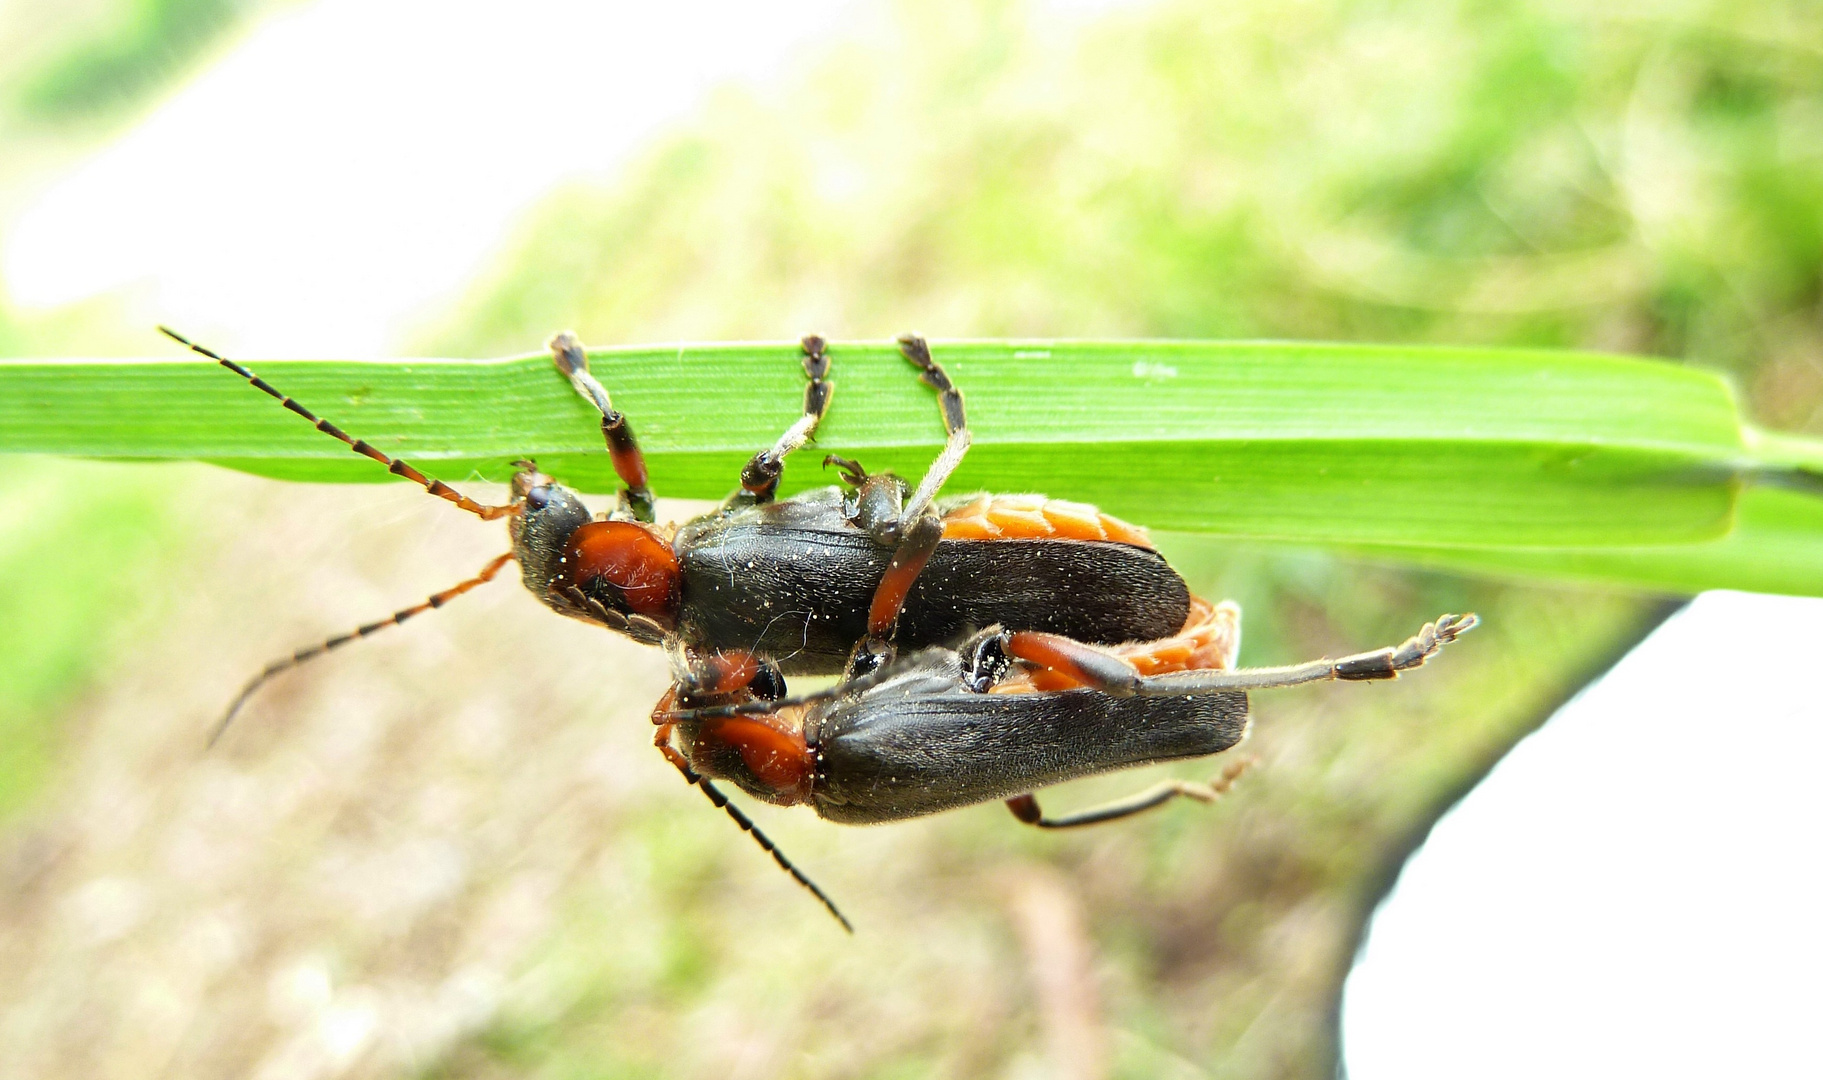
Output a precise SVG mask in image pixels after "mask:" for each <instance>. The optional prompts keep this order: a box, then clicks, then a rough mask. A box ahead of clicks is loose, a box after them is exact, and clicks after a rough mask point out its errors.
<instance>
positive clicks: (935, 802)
mask: <svg viewBox="0 0 1823 1080" xmlns="http://www.w3.org/2000/svg"><path fill="white" fill-rule="evenodd" d="M1477 622H1478V620H1477V618H1476V616H1475V615H1473V614H1467V615H1443V616H1441V617H1439V618H1438V619H1437V620H1436V621H1435V622H1431V623H1427V624H1425V626H1424V627H1423V628H1422V629H1420V630H1419V631H1418V633H1416V634H1414V635H1412V636H1411V637H1410V638H1408V639H1406V640H1405V641H1404V642H1402V643H1400V644H1399V645H1396V646H1392V647H1389V648H1383V649H1378V650H1374V651H1372V652H1365V653H1358V654H1355V655H1352V656H1346V657H1343V658H1341V659H1339V660H1329V659H1322V660H1313V661H1310V662H1308V663H1303V664H1296V665H1292V666H1288V667H1273V668H1251V669H1238V670H1237V669H1235V667H1234V664H1235V660H1236V656H1237V653H1238V649H1239V644H1240V609H1239V608H1238V607H1237V606H1236V605H1234V604H1232V603H1222V604H1219V605H1209V604H1207V603H1206V602H1203V601H1200V600H1199V601H1197V611H1196V619H1195V620H1194V625H1192V626H1191V627H1189V628H1187V629H1186V632H1185V633H1184V634H1182V635H1178V636H1175V637H1172V638H1168V639H1163V640H1159V641H1152V642H1135V643H1129V644H1126V645H1122V646H1118V647H1115V648H1112V649H1104V648H1097V647H1095V646H1093V645H1089V644H1086V643H1083V642H1080V641H1075V640H1073V639H1070V638H1066V637H1062V636H1060V635H1056V634H1048V633H1044V632H1041V631H1030V630H1008V629H1006V628H1005V627H998V626H996V627H990V628H988V629H986V630H983V631H981V632H979V633H977V634H975V635H973V636H971V637H970V638H968V639H967V640H966V641H964V642H963V643H962V644H961V645H960V646H958V647H955V648H941V647H929V648H925V649H921V650H918V651H916V652H910V653H907V654H906V655H904V656H903V657H901V658H899V659H897V660H895V661H894V662H891V663H888V664H885V665H883V666H881V667H880V668H878V669H876V670H875V671H873V672H871V673H869V674H866V675H863V676H859V677H857V678H853V679H849V680H846V681H844V682H842V683H840V684H838V685H837V686H835V687H833V688H831V689H829V690H826V691H823V692H820V693H817V694H810V695H803V696H799V697H795V698H788V699H782V700H777V701H763V700H758V699H756V698H755V697H754V695H753V694H752V693H751V692H749V691H742V690H734V691H732V692H729V693H723V694H719V695H716V694H698V695H696V696H695V697H694V698H692V697H690V696H688V695H684V694H680V693H678V692H675V691H674V692H673V693H672V694H669V695H667V697H666V699H665V700H663V701H661V702H660V705H659V708H658V709H657V710H655V711H654V713H653V722H654V724H655V725H656V728H655V734H654V740H653V741H654V744H655V745H656V746H657V747H658V748H659V750H660V751H661V752H662V753H663V754H664V755H665V756H666V757H667V758H668V759H670V761H671V762H672V764H673V765H675V766H676V767H677V768H678V769H679V770H680V771H681V772H682V773H683V774H684V776H685V777H686V779H688V780H690V782H692V783H694V784H698V785H700V786H702V787H703V789H704V791H705V792H706V793H710V794H711V798H712V800H713V801H716V802H717V804H718V805H723V804H725V803H726V797H725V796H723V795H721V793H720V792H719V790H717V789H716V788H715V786H714V784H713V780H714V779H723V780H727V781H729V782H731V783H733V784H734V785H735V786H737V787H739V788H740V789H741V790H742V791H745V792H746V793H748V794H749V795H752V796H754V797H755V798H758V799H761V800H763V801H765V802H769V803H773V804H775V805H780V806H794V805H807V806H810V807H811V808H812V809H813V810H814V811H815V812H816V813H817V814H818V816H820V817H823V818H824V819H826V820H829V821H835V822H840V823H844V824H877V823H881V822H889V821H899V820H903V819H905V818H911V817H918V816H922V815H925V814H934V813H939V812H942V811H945V810H950V809H954V808H957V807H961V806H968V805H972V804H975V803H982V802H989V801H992V800H996V799H999V800H1004V801H1005V802H1006V805H1007V807H1008V809H1010V810H1011V811H1012V812H1013V814H1014V816H1015V817H1017V818H1018V819H1019V820H1020V821H1022V822H1024V823H1026V824H1029V825H1034V826H1038V827H1041V828H1049V829H1064V828H1074V827H1079V826H1083V825H1092V824H1097V823H1100V822H1105V821H1112V820H1115V819H1118V818H1123V817H1128V816H1131V815H1133V814H1137V813H1140V812H1142V811H1145V810H1150V809H1152V808H1154V807H1158V806H1162V805H1164V804H1165V803H1167V802H1170V801H1171V800H1173V799H1177V798H1192V799H1196V800H1200V801H1212V800H1214V799H1215V798H1216V797H1217V796H1218V795H1219V794H1220V793H1221V792H1222V791H1223V790H1225V788H1226V785H1227V784H1229V783H1231V782H1232V781H1233V780H1234V778H1235V776H1237V775H1238V773H1239V768H1240V766H1231V767H1230V768H1229V769H1228V770H1225V771H1224V772H1223V774H1222V775H1221V776H1220V777H1219V778H1218V779H1217V781H1216V782H1215V783H1213V784H1196V783H1191V782H1188V781H1183V780H1168V781H1165V782H1163V783H1161V784H1158V785H1155V786H1154V787H1152V788H1149V789H1147V790H1145V791H1141V792H1139V793H1137V794H1135V795H1133V796H1130V797H1128V798H1125V799H1121V800H1118V801H1116V802H1113V803H1109V804H1107V805H1105V806H1100V807H1096V808H1094V809H1090V810H1085V811H1081V812H1078V813H1074V814H1068V815H1064V816H1061V817H1051V816H1048V815H1046V814H1045V813H1044V811H1043V809H1042V808H1041V807H1040V805H1039V803H1038V799H1037V797H1036V796H1035V795H1034V794H1033V792H1034V791H1035V790H1036V789H1037V788H1041V787H1045V786H1047V785H1051V784H1057V783H1062V782H1064V781H1067V780H1074V779H1079V778H1082V777H1087V776H1094V775H1098V774H1101V773H1107V772H1113V771H1117V770H1120V769H1125V768H1130V767H1133V766H1138V765H1146V764H1152V763H1155V762H1162V761H1171V760H1176V759H1180V758H1190V757H1204V756H1208V755H1211V754H1218V753H1221V752H1223V751H1225V750H1229V749H1231V748H1233V747H1234V746H1235V745H1237V744H1238V743H1240V742H1241V740H1242V739H1244V738H1245V737H1246V735H1247V732H1248V729H1249V726H1250V724H1251V716H1250V713H1249V710H1248V698H1247V695H1248V692H1249V691H1252V690H1263V689H1268V688H1273V687H1286V686H1297V685H1302V684H1305V683H1311V682H1319V681H1327V680H1340V681H1349V682H1354V681H1370V680H1383V679H1396V678H1398V677H1399V675H1400V674H1401V673H1402V672H1405V671H1410V670H1412V669H1414V668H1417V667H1420V666H1422V665H1423V664H1424V663H1425V662H1426V661H1428V660H1429V659H1430V658H1431V657H1433V656H1435V655H1436V654H1437V652H1438V651H1439V650H1440V649H1442V648H1443V646H1444V645H1446V644H1449V643H1450V642H1452V641H1455V640H1456V639H1457V638H1458V637H1460V636H1462V635H1463V634H1465V633H1467V632H1468V631H1470V630H1472V629H1473V628H1474V627H1475V626H1476V624H1477ZM733 812H734V813H735V816H736V820H737V821H740V822H743V827H745V828H748V829H749V830H750V831H751V824H750V823H749V822H746V819H745V815H742V814H739V813H738V811H733ZM760 840H761V844H762V846H765V847H767V849H768V850H769V851H772V853H773V855H774V857H775V858H776V859H778V861H779V862H780V864H781V865H782V866H784V867H785V868H786V869H787V870H788V871H789V872H790V873H791V874H792V876H793V877H795V878H796V879H797V880H798V881H799V882H800V883H801V884H803V885H804V886H805V887H807V888H809V889H810V890H811V891H812V892H813V893H814V894H815V895H816V896H817V898H818V899H819V900H821V901H822V902H823V904H824V905H825V906H826V907H827V908H828V909H829V910H830V912H831V913H832V914H834V915H835V917H836V918H837V919H838V920H840V921H841V922H842V924H843V925H844V926H848V925H849V924H848V920H847V919H846V918H845V917H843V915H842V914H841V912H840V911H838V910H837V909H836V907H835V905H834V903H833V902H832V901H830V899H829V898H828V897H827V896H826V895H824V893H823V892H822V890H821V889H819V888H818V887H817V886H816V885H815V884H814V883H812V882H811V881H810V880H809V879H808V878H807V877H805V876H804V875H803V874H801V873H799V872H798V871H797V870H796V868H795V867H793V866H791V864H790V863H789V862H788V861H786V860H785V859H784V858H783V856H781V855H780V854H779V853H778V852H777V851H776V849H774V848H772V847H771V846H770V844H769V842H768V841H766V840H764V838H763V837H762V838H760Z"/></svg>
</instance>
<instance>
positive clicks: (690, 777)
mask: <svg viewBox="0 0 1823 1080" xmlns="http://www.w3.org/2000/svg"><path fill="white" fill-rule="evenodd" d="M655 715H656V714H655ZM673 726H674V725H671V724H660V725H659V726H658V729H657V730H656V731H654V732H653V733H652V745H653V746H654V747H657V748H658V752H659V753H661V754H663V755H664V756H665V760H666V761H669V762H670V763H671V764H672V765H674V766H676V767H677V771H678V772H680V773H683V774H684V782H685V783H688V784H695V785H696V786H697V787H699V788H702V789H703V794H704V795H705V796H706V797H707V798H708V799H709V801H710V802H712V803H714V804H715V805H716V806H719V807H721V809H722V810H723V811H725V812H726V813H727V815H728V816H729V817H731V818H733V819H734V823H735V824H736V825H739V826H740V827H741V831H743V832H745V833H746V834H747V835H749V836H751V837H753V840H754V843H757V844H758V845H759V846H760V848H761V849H762V850H764V851H765V852H766V854H768V855H771V856H772V861H773V862H775V863H778V864H779V867H780V868H781V869H783V870H784V871H785V872H786V873H787V874H790V875H791V877H792V879H793V880H794V881H796V882H797V883H798V884H799V885H802V886H804V887H805V888H806V889H809V890H810V895H812V896H814V897H816V898H817V899H818V900H821V901H822V902H823V906H824V907H826V908H828V909H829V913H830V914H831V915H834V916H835V917H836V921H837V922H839V923H841V924H842V929H844V930H846V931H848V932H849V933H851V934H852V933H854V932H855V927H854V924H853V923H851V922H849V921H848V916H846V915H844V914H842V909H841V908H839V907H836V902H835V901H834V900H831V899H830V898H829V894H827V893H825V892H824V891H823V890H822V889H819V888H817V883H816V882H814V881H812V880H810V878H809V877H807V876H805V874H804V871H802V870H799V869H798V868H797V867H796V866H795V865H793V864H792V862H791V860H790V859H787V858H786V857H785V853H784V852H782V851H780V850H779V846H778V845H777V844H775V843H773V842H772V838H771V837H769V836H767V835H766V834H765V833H763V832H761V831H760V827H759V826H758V825H755V824H754V823H753V819H752V818H750V817H748V816H747V815H746V814H745V813H743V812H742V811H741V808H740V807H738V806H736V805H734V803H733V802H732V801H730V800H729V798H728V796H726V795H724V794H722V789H721V788H718V787H716V786H715V784H714V783H712V782H711V781H710V780H709V778H708V777H706V776H704V775H703V774H702V773H699V772H697V771H696V770H695V769H693V768H691V767H690V762H689V760H688V759H687V758H685V757H684V755H683V753H682V752H681V751H679V750H678V749H677V747H675V746H672V745H671V729H672V727H673Z"/></svg>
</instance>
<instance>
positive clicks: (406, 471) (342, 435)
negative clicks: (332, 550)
mask: <svg viewBox="0 0 1823 1080" xmlns="http://www.w3.org/2000/svg"><path fill="white" fill-rule="evenodd" d="M158 332H159V333H161V334H163V335H165V336H166V337H168V338H170V339H171V340H172V341H175V342H177V343H178V344H179V345H182V346H183V347H184V348H186V349H189V350H190V351H191V352H194V353H197V354H198V355H201V356H206V357H208V358H209V359H211V360H213V361H215V362H216V363H218V364H220V365H221V366H223V367H225V368H227V369H228V370H229V371H232V372H234V373H235V374H236V375H239V376H240V377H241V378H243V379H246V380H247V381H248V382H250V383H252V384H253V386H254V388H255V389H257V390H260V391H262V392H264V393H266V394H268V395H270V396H271V397H273V398H276V399H277V400H278V403H279V404H280V405H283V406H284V407H285V408H287V409H290V410H291V411H292V412H294V413H297V414H298V415H299V416H301V417H303V418H304V419H306V420H308V421H310V422H311V423H312V424H314V425H316V429H317V430H318V431H320V432H322V433H323V434H325V435H328V436H331V437H333V438H336V439H340V440H342V441H343V442H345V443H347V444H348V448H349V449H350V450H353V451H354V452H355V453H357V454H360V455H362V456H363V457H370V458H372V459H374V460H375V461H377V462H379V463H380V464H382V465H384V466H386V471H387V472H390V473H392V474H393V475H394V476H403V477H404V478H405V479H407V480H410V481H411V482H412V483H414V484H417V485H418V486H420V487H422V488H423V489H424V490H425V491H428V492H430V493H431V494H432V495H435V496H436V497H437V498H439V499H444V500H447V501H449V502H452V503H455V504H456V505H457V506H459V507H461V508H462V509H464V510H467V511H468V512H469V513H471V514H474V515H475V516H476V517H478V518H480V519H481V520H483V521H493V520H494V519H495V518H501V517H505V516H507V515H508V514H517V513H518V512H519V504H518V503H507V504H506V505H504V506H488V505H485V504H483V503H478V502H476V501H475V500H473V499H471V498H469V497H468V496H467V495H464V494H462V493H461V492H459V491H457V490H456V489H455V488H452V487H450V486H449V485H448V484H445V483H444V482H443V481H441V480H435V479H432V478H431V477H428V476H425V475H424V474H423V473H421V472H419V471H418V470H417V469H415V468H413V467H412V466H411V465H410V464H409V463H407V462H405V461H402V460H400V459H399V458H394V457H387V456H386V455H385V454H383V453H381V452H380V451H378V450H376V449H374V448H373V447H372V446H370V445H368V444H367V442H366V441H365V440H363V439H356V438H354V437H352V436H350V435H349V434H348V433H347V432H346V431H343V430H342V429H341V428H339V427H336V426H335V425H334V424H332V423H330V422H329V421H327V420H324V419H323V418H322V417H320V416H318V415H317V414H315V413H313V412H311V411H310V410H309V409H306V408H304V407H303V406H302V405H299V404H298V403H297V402H296V401H294V400H292V399H291V398H289V397H286V396H285V395H284V394H281V393H279V392H278V391H277V390H275V389H273V387H272V384H271V383H269V382H267V381H266V380H264V379H262V378H260V377H259V376H258V375H255V374H254V373H253V372H251V371H248V370H247V369H246V368H244V367H242V366H241V365H239V364H237V363H235V362H234V361H232V360H230V359H228V358H227V357H225V356H222V355H221V354H220V353H217V352H215V351H214V350H213V349H207V348H204V347H203V346H201V345H198V344H197V343H196V342H194V341H191V340H190V339H189V338H187V337H184V336H183V335H182V334H180V333H178V332H177V331H175V330H173V329H171V328H170V327H168V326H161V327H159V328H158Z"/></svg>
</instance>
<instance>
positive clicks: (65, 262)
mask: <svg viewBox="0 0 1823 1080" xmlns="http://www.w3.org/2000/svg"><path fill="white" fill-rule="evenodd" d="M858 6H859V4H857V3H855V2H853V0H771V2H768V3H764V4H743V3H716V2H694V3H692V2H679V3H670V4H642V3H626V2H621V3H586V2H570V0H525V2H521V3H516V4H511V5H499V4H482V3H474V2H464V0H323V2H320V3H317V4H313V5H310V6H308V7H305V8H302V9H298V10H295V11H291V12H286V13H282V14H280V15H278V16H275V17H273V18H271V19H270V20H268V21H266V22H264V23H262V24H261V25H260V26H259V27H258V28H256V29H255V30H254V31H253V32H252V34H251V35H250V36H249V37H248V38H247V40H245V41H244V42H243V43H242V44H241V45H240V46H239V47H238V48H236V49H235V50H234V51H233V52H232V53H230V54H229V55H228V56H227V57H225V58H224V59H223V60H222V61H221V62H220V63H218V64H217V65H215V66H214V67H213V68H211V69H209V70H208V71H206V72H205V73H204V74H202V75H201V76H200V77H199V78H197V79H196V80H195V81H194V82H192V83H191V84H190V85H188V86H186V87H185V88H183V89H182V90H181V91H180V92H178V93H177V95H176V96H175V97H173V98H172V99H171V100H170V101H168V102H166V103H165V104H164V105H163V106H162V107H161V108H159V109H158V110H157V111H156V112H155V113H154V114H153V115H151V116H150V117H149V118H148V119H147V120H146V121H145V122H144V123H142V124H141V125H139V126H138V127H137V128H135V129H134V130H133V131H131V132H129V133H128V134H127V135H125V136H124V137H122V138H121V139H120V140H119V141H118V142H116V143H115V144H114V145H112V146H110V147H109V148H107V149H106V150H104V151H102V152H101V153H100V154H99V155H97V156H96V157H95V158H93V159H91V160H90V161H88V162H86V163H85V164H83V165H82V166H80V167H79V168H78V169H77V170H76V171H75V173H74V174H73V175H71V176H69V177H67V178H66V179H64V180H63V181H61V182H60V183H58V184H56V185H55V186H54V187H53V188H52V189H51V190H49V191H48V192H47V193H46V194H44V195H43V196H42V197H41V198H40V199H38V200H37V201H36V202H35V203H34V204H32V205H30V206H29V207H28V208H27V210H26V211H25V212H24V214H23V215H22V216H21V218H20V219H19V220H18V221H16V222H14V223H13V225H12V227H11V228H10V229H9V230H8V233H7V237H6V239H7V246H6V250H5V253H4V274H5V281H6V287H7V289H8V291H9V293H10V294H11V297H12V299H13V300H14V301H15V302H17V303H19V304H21V305H23V306H32V307H50V306H55V305H60V304H67V303H71V302H74V301H78V300H81V299H84V298H87V297H91V296H94V295H97V294H100V293H106V292H113V291H116V290H122V289H127V288H129V287H133V288H134V294H133V295H134V300H135V307H136V308H138V307H141V306H143V307H144V309H145V313H146V315H147V318H148V323H150V322H153V321H164V322H171V323H173V324H175V325H178V326H184V327H195V328H196V329H195V330H194V331H193V332H194V333H196V334H199V335H201V334H204V333H207V334H209V335H210V337H209V338H206V339H205V340H212V341H213V342H215V343H218V344H219V345H220V347H222V348H225V349H231V350H241V351H250V350H251V351H257V352H267V353H271V352H280V353H285V352H290V353H302V354H310V353H317V354H321V355H332V356H343V355H351V354H354V355H358V354H361V353H367V352H376V351H381V350H383V349H385V348H387V347H388V346H389V345H391V344H393V342H394V339H395V337H396V335H398V334H399V333H400V332H401V331H402V330H403V329H404V327H405V326H406V325H407V324H408V322H409V320H410V318H411V317H412V315H414V314H422V313H424V312H425V311H427V310H428V309H429V308H430V307H431V305H432V304H433V303H434V302H435V301H437V300H438V299H440V298H445V297H448V296H450V295H452V294H454V293H455V292H457V291H458V290H459V289H460V288H461V287H462V286H463V285H464V284H466V283H467V282H468V281H469V280H470V278H471V277H472V276H473V275H474V274H475V273H476V272H477V270H478V269H479V268H480V267H481V266H482V265H483V263H484V261H485V259H486V258H487V256H489V255H490V254H491V253H492V252H494V251H495V250H496V249H497V248H498V246H499V244H500V243H501V241H502V239H503V238H504V236H505V234H506V232H507V230H508V228H509V227H510V225H511V224H512V222H513V221H514V220H515V219H516V218H517V217H518V215H520V214H522V213H523V212H524V211H525V210H526V209H527V208H528V207H529V206H530V205H531V204H532V203H534V202H535V201H536V200H537V199H538V198H539V197H540V196H541V195H543V194H545V193H546V192H548V191H550V190H551V188H552V187H553V186H554V185H556V184H558V183H560V182H562V181H563V180H565V179H567V178H572V177H576V176H579V175H588V174H594V175H601V174H605V173H609V172H611V171H612V170H613V169H614V168H615V167H617V166H619V165H621V164H623V163H624V162H625V161H626V160H627V159H628V157H629V156H630V155H631V154H633V153H634V152H635V151H636V150H637V149H638V148H639V147H640V146H641V145H643V144H644V143H646V142H647V141H649V140H650V139H651V138H652V136H653V135H654V134H655V133H657V132H659V131H661V130H662V129H663V128H665V127H666V126H667V125H670V124H674V123H676V122H677V121H679V120H680V119H682V118H684V117H686V116H687V115H688V114H689V113H690V112H691V111H692V110H694V109H696V108H698V107H699V106H700V105H701V103H702V101H703V99H704V97H705V95H706V93H707V92H708V91H710V90H712V89H713V88H715V87H716V86H718V85H721V84H724V83H727V82H729V81H733V80H743V79H746V80H765V79H767V78H772V77H776V76H777V74H778V73H779V72H780V71H781V70H782V69H783V68H784V67H785V65H786V64H787V63H789V61H790V60H791V59H792V58H793V57H794V56H795V55H796V54H797V52H798V51H799V49H800V46H802V45H804V44H805V43H807V42H809V41H810V40H812V39H815V38H818V37H820V36H824V35H827V34H829V33H831V32H832V31H833V30H834V29H835V28H836V27H837V26H838V24H839V23H840V22H841V20H842V19H843V18H844V16H845V14H846V13H848V11H849V10H850V9H853V8H856V7H858ZM148 285H149V289H148V288H145V287H146V286H148ZM533 344H536V343H533Z"/></svg>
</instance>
